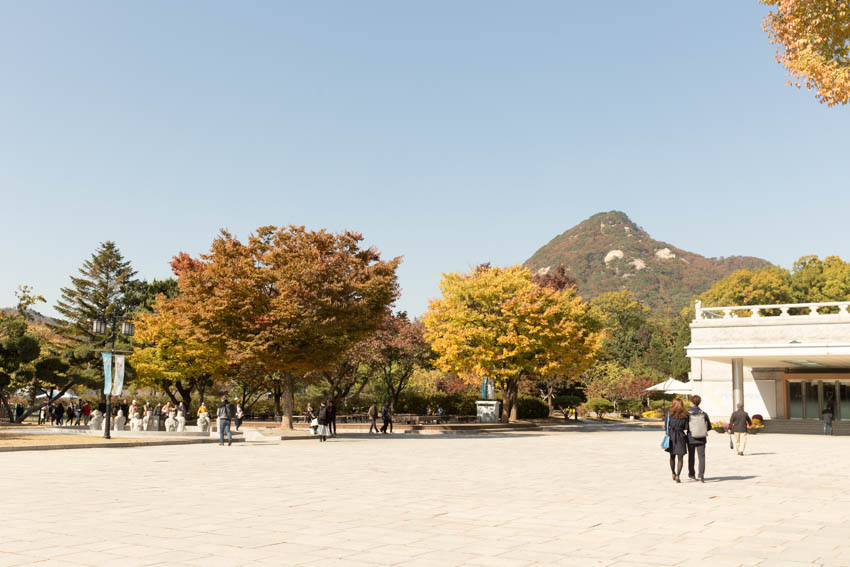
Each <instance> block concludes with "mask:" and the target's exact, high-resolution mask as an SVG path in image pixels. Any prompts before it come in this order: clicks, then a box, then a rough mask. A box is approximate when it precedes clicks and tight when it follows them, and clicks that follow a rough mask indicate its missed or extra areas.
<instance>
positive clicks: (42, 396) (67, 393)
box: [36, 392, 80, 402]
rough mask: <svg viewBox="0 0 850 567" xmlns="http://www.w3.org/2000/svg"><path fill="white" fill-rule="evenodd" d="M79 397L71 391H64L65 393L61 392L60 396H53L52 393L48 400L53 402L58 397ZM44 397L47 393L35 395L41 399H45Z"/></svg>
mask: <svg viewBox="0 0 850 567" xmlns="http://www.w3.org/2000/svg"><path fill="white" fill-rule="evenodd" d="M79 397H80V396H78V395H76V394H74V393H73V392H65V393H64V394H62V395H61V396H55V395H54V396H53V397H52V398H50V401H51V402H55V401H56V400H59V399H63V400H76V399H77V398H79ZM45 398H47V394H39V395H37V396H36V399H39V400H43V399H45Z"/></svg>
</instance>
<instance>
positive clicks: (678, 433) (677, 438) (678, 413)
mask: <svg viewBox="0 0 850 567" xmlns="http://www.w3.org/2000/svg"><path fill="white" fill-rule="evenodd" d="M666 425H667V436H668V437H669V439H670V444H669V445H668V446H667V449H665V450H666V451H667V452H668V453H669V454H670V472H671V473H673V480H674V481H675V482H682V481H681V480H680V479H679V476H680V475H681V474H682V466H683V465H684V460H685V453H687V452H688V433H687V431H688V412H687V410H686V409H685V404H683V403H682V400H680V399H679V398H676V399H675V400H673V405H672V406H671V407H670V411H669V412H668V413H667V424H666Z"/></svg>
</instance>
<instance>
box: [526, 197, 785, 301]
mask: <svg viewBox="0 0 850 567" xmlns="http://www.w3.org/2000/svg"><path fill="white" fill-rule="evenodd" d="M558 264H564V265H565V266H566V267H567V273H569V274H570V275H571V276H572V277H573V278H575V279H576V281H578V287H579V292H580V293H581V295H582V296H584V297H585V298H588V299H589V298H592V297H595V296H597V295H599V294H601V293H605V292H607V291H618V290H621V289H628V290H630V291H632V292H633V293H634V294H635V295H636V296H637V298H638V299H640V300H641V301H643V302H644V303H646V304H647V305H649V306H650V307H652V309H653V310H654V311H658V310H662V311H664V310H672V311H674V312H678V311H680V310H681V309H682V308H683V307H685V306H686V305H688V304H689V303H690V301H691V299H693V297H694V296H695V295H699V294H700V293H702V292H704V291H706V290H708V289H709V288H710V287H711V286H712V285H713V284H714V283H715V282H717V281H718V280H720V279H721V278H723V277H724V276H726V275H728V274H730V273H732V272H734V271H735V270H740V269H742V268H746V269H753V268H761V267H763V266H769V265H770V262H768V261H767V260H763V259H761V258H754V257H752V256H731V257H728V258H706V257H705V256H700V255H699V254H696V253H694V252H687V251H685V250H682V249H681V248H676V247H675V246H673V245H672V244H668V243H667V242H661V241H660V240H654V239H653V238H652V237H651V236H649V234H647V232H646V231H645V230H644V229H642V228H641V227H639V226H638V225H636V224H635V223H634V222H632V220H631V219H630V218H629V217H628V216H627V215H626V214H625V213H623V212H620V211H610V212H607V213H598V214H595V215H593V216H592V217H590V218H589V219H587V220H585V221H583V222H582V223H580V224H578V225H576V226H574V227H573V228H571V229H569V230H568V231H566V232H565V233H563V234H561V235H559V236H556V237H555V238H553V239H552V240H551V241H550V242H549V243H548V244H546V245H545V246H543V247H542V248H540V249H539V250H538V251H537V252H535V253H534V255H533V256H532V257H531V258H529V259H528V260H527V261H526V262H525V266H527V267H528V268H530V269H531V270H532V271H534V272H537V271H540V270H548V269H550V268H552V267H554V266H557V265H558Z"/></svg>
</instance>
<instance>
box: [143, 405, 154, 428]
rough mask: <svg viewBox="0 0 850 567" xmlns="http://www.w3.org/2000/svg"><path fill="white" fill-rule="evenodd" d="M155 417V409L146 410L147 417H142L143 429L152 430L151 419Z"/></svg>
mask: <svg viewBox="0 0 850 567" xmlns="http://www.w3.org/2000/svg"><path fill="white" fill-rule="evenodd" d="M152 418H153V410H152V409H151V408H148V410H147V411H146V412H145V417H143V418H142V431H150V428H151V419H152Z"/></svg>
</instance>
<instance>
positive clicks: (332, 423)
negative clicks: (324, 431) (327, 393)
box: [328, 402, 336, 437]
mask: <svg viewBox="0 0 850 567" xmlns="http://www.w3.org/2000/svg"><path fill="white" fill-rule="evenodd" d="M328 432H329V433H330V434H331V437H336V406H335V405H334V403H333V402H330V403H329V404H328Z"/></svg>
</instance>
